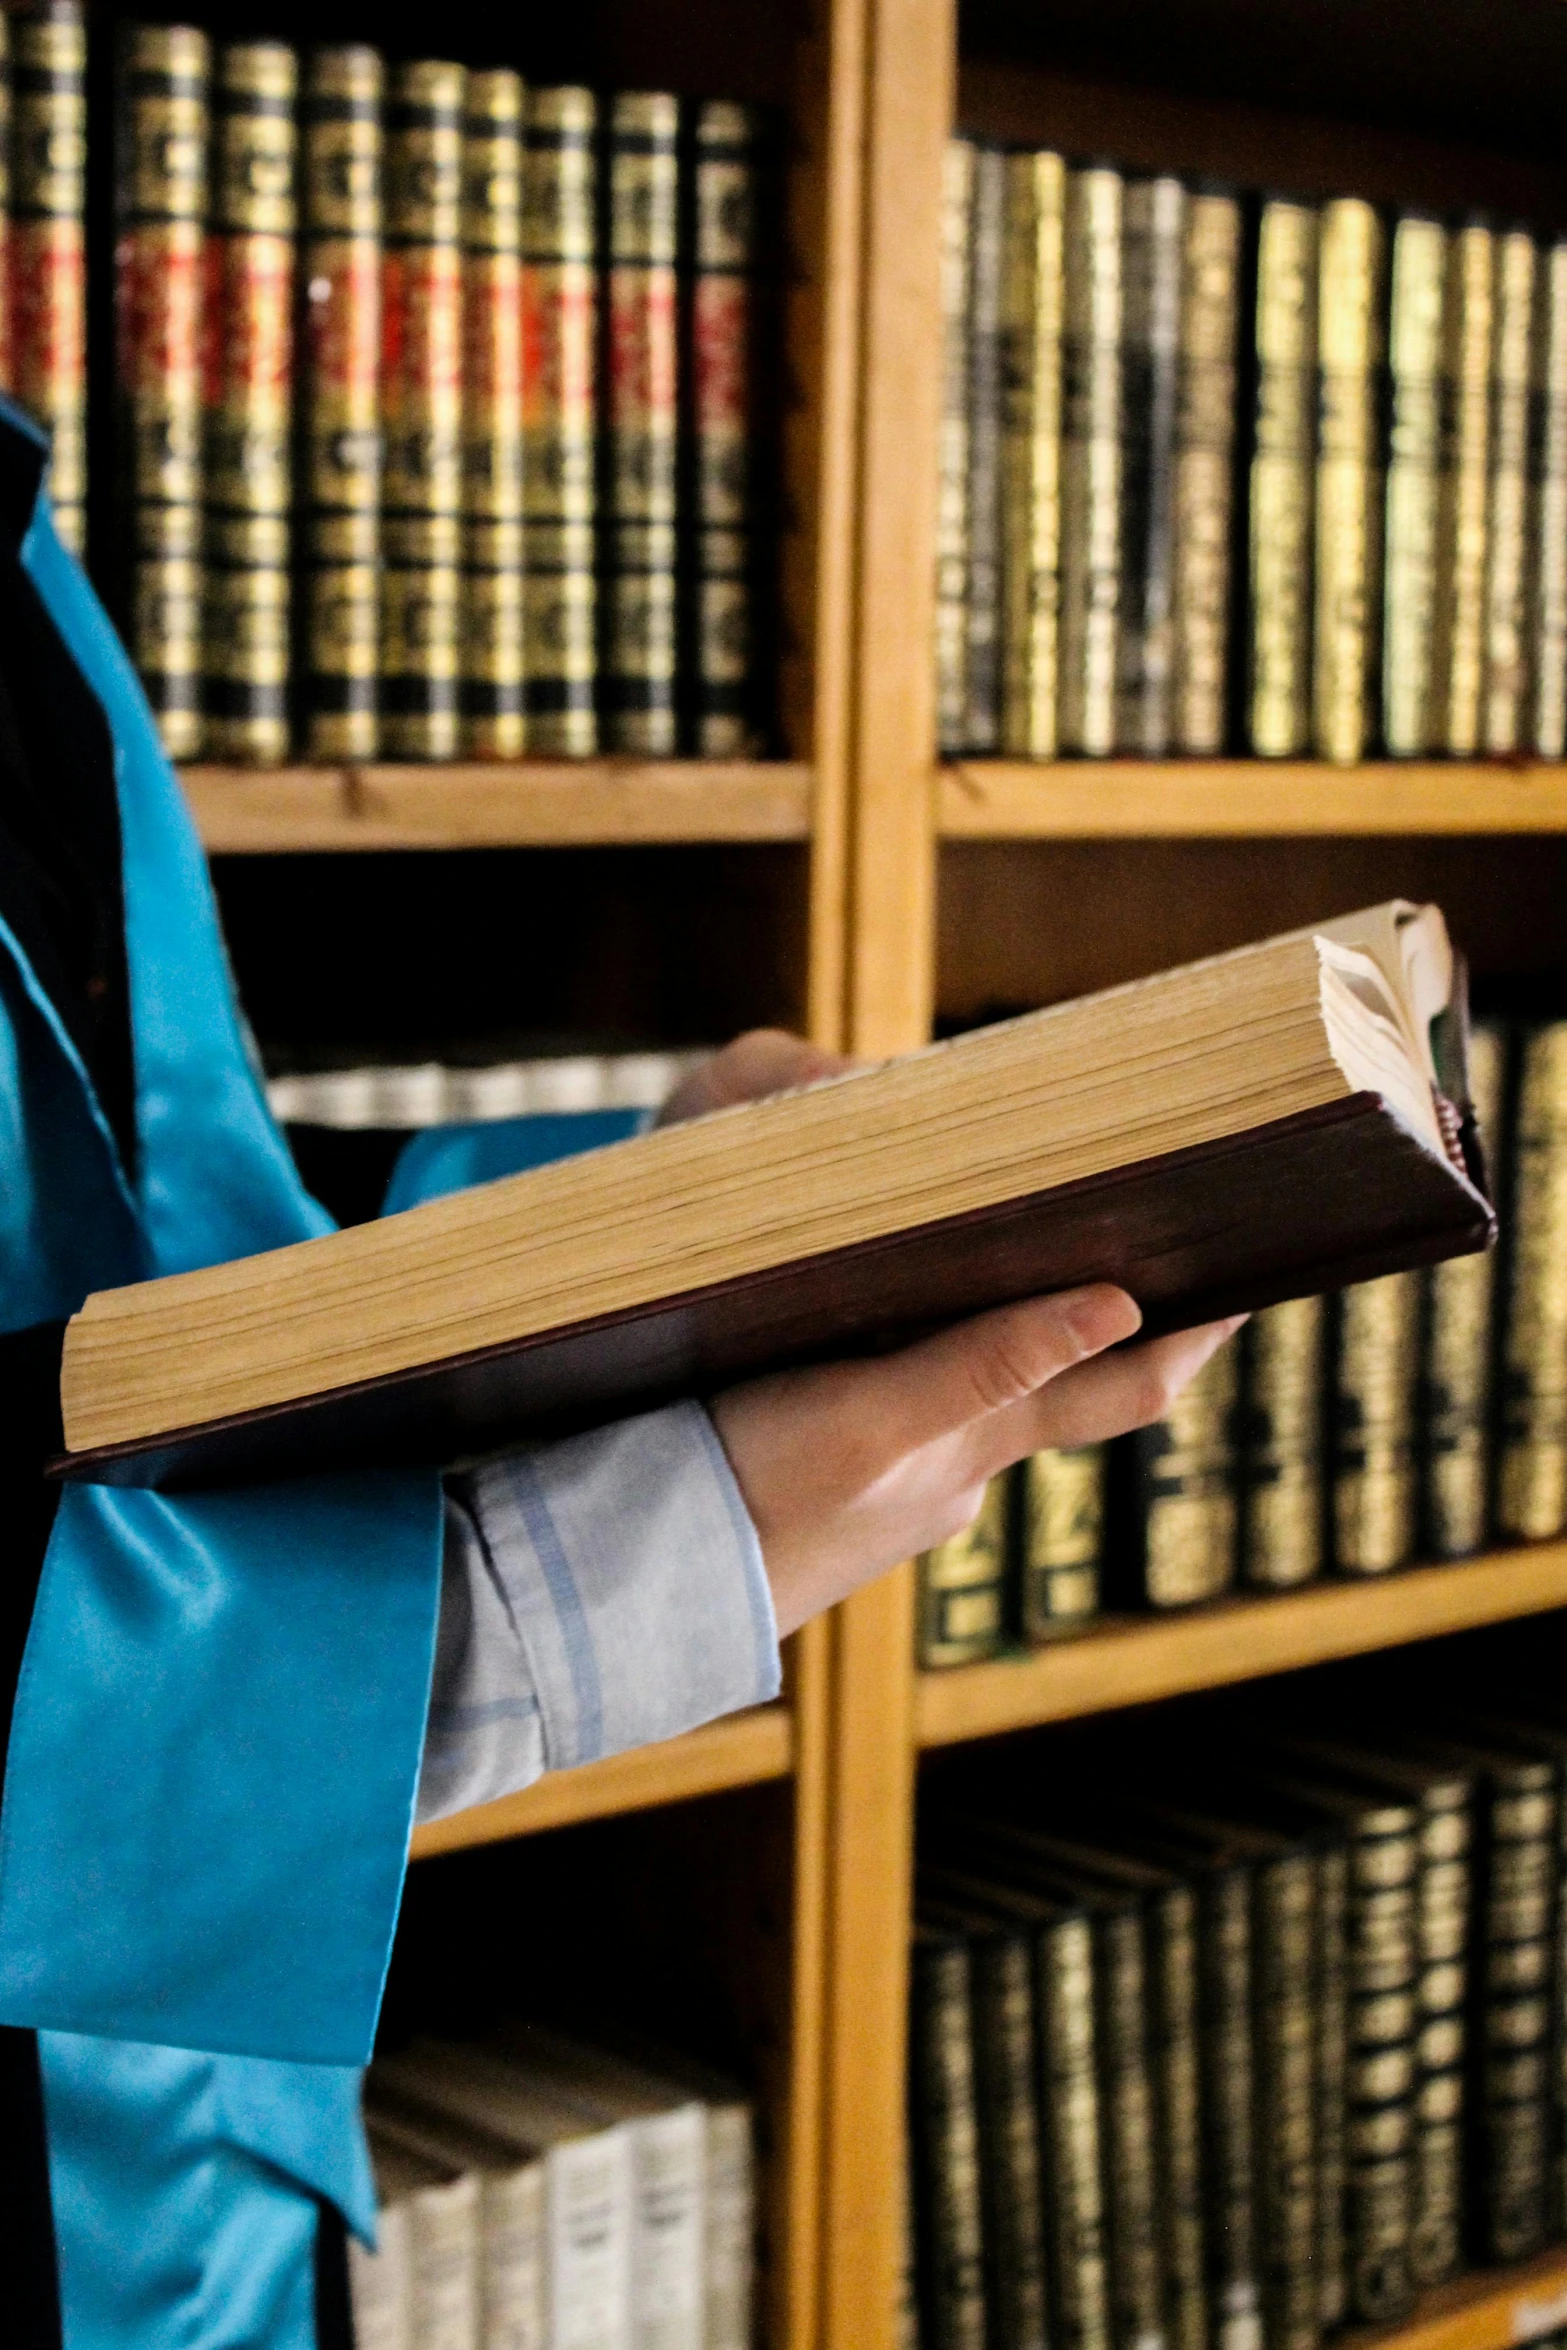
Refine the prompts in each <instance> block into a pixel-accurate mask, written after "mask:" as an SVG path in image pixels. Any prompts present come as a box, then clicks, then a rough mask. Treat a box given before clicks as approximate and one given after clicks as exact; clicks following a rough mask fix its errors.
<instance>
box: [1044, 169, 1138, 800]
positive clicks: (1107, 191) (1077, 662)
mask: <svg viewBox="0 0 1567 2350" xmlns="http://www.w3.org/2000/svg"><path fill="white" fill-rule="evenodd" d="M1124 192H1125V191H1124V183H1123V181H1122V178H1121V174H1120V173H1119V172H1118V171H1111V170H1110V169H1108V168H1107V167H1106V166H1105V165H1102V164H1093V165H1090V166H1088V167H1087V168H1086V169H1085V170H1082V171H1069V172H1068V174H1067V184H1066V330H1065V336H1064V342H1063V390H1062V426H1061V649H1060V660H1061V682H1060V699H1059V704H1058V707H1059V713H1060V737H1061V748H1062V749H1063V750H1065V751H1081V752H1087V753H1088V754H1090V755H1091V756H1094V757H1099V758H1103V757H1105V756H1106V755H1107V754H1108V753H1109V752H1111V751H1113V750H1114V748H1115V683H1116V662H1117V647H1118V644H1119V631H1120V617H1121V613H1120V604H1121V453H1122V436H1121V326H1122V283H1121V229H1122V200H1123V196H1124Z"/></svg>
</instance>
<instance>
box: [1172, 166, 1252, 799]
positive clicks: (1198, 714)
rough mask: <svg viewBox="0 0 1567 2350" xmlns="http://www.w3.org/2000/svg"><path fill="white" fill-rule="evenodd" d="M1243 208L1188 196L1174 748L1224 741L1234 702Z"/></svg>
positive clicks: (1209, 747) (1193, 750)
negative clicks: (1234, 552) (1232, 582)
mask: <svg viewBox="0 0 1567 2350" xmlns="http://www.w3.org/2000/svg"><path fill="white" fill-rule="evenodd" d="M1240 266H1241V210H1240V206H1239V204H1238V203H1237V202H1236V200H1235V198H1234V197H1233V196H1219V195H1212V194H1206V193H1196V194H1193V195H1191V196H1189V197H1188V198H1187V202H1186V232H1185V240H1184V250H1183V253H1182V261H1181V330H1180V331H1181V343H1180V370H1179V379H1178V380H1179V398H1178V401H1177V405H1176V422H1175V498H1174V506H1175V511H1174V521H1173V530H1174V553H1173V557H1172V576H1173V582H1174V585H1173V591H1172V592H1173V599H1174V631H1175V650H1174V664H1175V677H1174V713H1173V721H1172V727H1171V744H1170V747H1171V749H1172V750H1174V751H1176V752H1178V753H1180V754H1182V755H1184V756H1187V757H1199V758H1200V757H1207V758H1212V757H1214V756H1216V754H1217V753H1218V752H1220V751H1222V750H1223V749H1224V737H1225V714H1226V711H1227V709H1228V706H1229V633H1230V631H1229V618H1230V544H1231V538H1232V534H1233V524H1232V519H1231V508H1232V506H1233V503H1234V498H1233V489H1234V479H1235V401H1236V391H1237V378H1236V365H1235V343H1236V321H1237V316H1238V310H1239V296H1240Z"/></svg>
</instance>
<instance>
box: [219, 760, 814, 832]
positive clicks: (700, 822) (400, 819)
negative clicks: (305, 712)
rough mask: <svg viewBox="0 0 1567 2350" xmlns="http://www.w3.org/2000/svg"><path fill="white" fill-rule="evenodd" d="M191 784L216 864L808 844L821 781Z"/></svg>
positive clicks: (557, 766) (498, 770)
mask: <svg viewBox="0 0 1567 2350" xmlns="http://www.w3.org/2000/svg"><path fill="white" fill-rule="evenodd" d="M180 779H181V782H182V783H183V785H184V787H185V796H186V798H187V800H188V801H189V803H190V807H191V810H192V813H193V814H194V816H195V819H196V824H197V828H198V830H199V831H200V833H201V837H202V841H203V844H204V845H205V847H206V849H207V852H208V854H209V855H211V856H262V855H277V854H280V853H289V852H297V851H312V850H313V851H316V852H318V853H319V852H320V851H323V850H331V849H336V850H344V849H442V848H451V849H481V848H568V847H573V846H579V847H581V846H587V847H593V846H611V845H622V846H637V845H641V844H657V843H681V842H693V841H802V840H807V839H809V837H810V830H811V783H812V776H811V770H810V768H809V767H808V766H805V765H802V764H800V763H798V762H792V761H787V760H732V761H731V760H717V759H691V760H650V761H639V760H632V759H625V760H615V759H586V760H580V761H564V760H562V761H548V760H530V761H523V762H519V763H518V764H516V765H505V764H500V763H496V764H494V765H483V766H455V765H454V766H430V767H275V768H244V767H205V766H195V767H185V768H182V769H181V770H180Z"/></svg>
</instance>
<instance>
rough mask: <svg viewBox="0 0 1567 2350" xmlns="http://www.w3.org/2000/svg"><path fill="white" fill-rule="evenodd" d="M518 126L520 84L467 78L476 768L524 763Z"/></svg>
mask: <svg viewBox="0 0 1567 2350" xmlns="http://www.w3.org/2000/svg"><path fill="white" fill-rule="evenodd" d="M522 121H523V87H522V82H521V80H520V79H519V77H518V76H517V75H516V74H514V73H506V72H494V73H470V74H469V76H468V86H467V98H466V113H465V115H464V119H463V159H462V170H463V196H462V304H463V347H462V627H461V641H460V648H459V649H460V672H461V673H460V676H459V680H458V703H459V715H460V719H461V740H462V750H463V755H464V757H465V758H469V759H517V758H520V757H521V756H522V747H523V710H522V678H523V667H522V566H523V536H522Z"/></svg>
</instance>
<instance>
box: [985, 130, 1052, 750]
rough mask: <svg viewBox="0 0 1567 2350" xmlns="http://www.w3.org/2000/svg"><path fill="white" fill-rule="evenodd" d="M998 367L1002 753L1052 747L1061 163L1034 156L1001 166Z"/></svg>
mask: <svg viewBox="0 0 1567 2350" xmlns="http://www.w3.org/2000/svg"><path fill="white" fill-rule="evenodd" d="M1006 180H1007V209H1006V232H1005V253H1004V260H1003V268H1002V307H1001V369H1002V402H1003V404H1002V441H1001V488H1002V496H1001V533H1002V549H1001V632H1002V686H1001V747H1002V749H1003V750H1004V751H1005V752H1007V753H1008V754H1009V756H1011V757H1012V758H1018V759H1050V758H1053V757H1054V756H1055V749H1056V672H1057V659H1056V655H1057V631H1058V627H1059V622H1060V613H1061V332H1062V306H1063V301H1064V296H1065V281H1064V275H1063V270H1064V253H1063V246H1062V234H1063V228H1064V211H1065V203H1066V166H1065V164H1064V163H1063V162H1062V159H1061V157H1060V156H1059V155H1053V154H1050V153H1049V152H1047V151H1046V152H1040V153H1038V154H1031V155H1009V156H1008V157H1007V159H1006Z"/></svg>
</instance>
